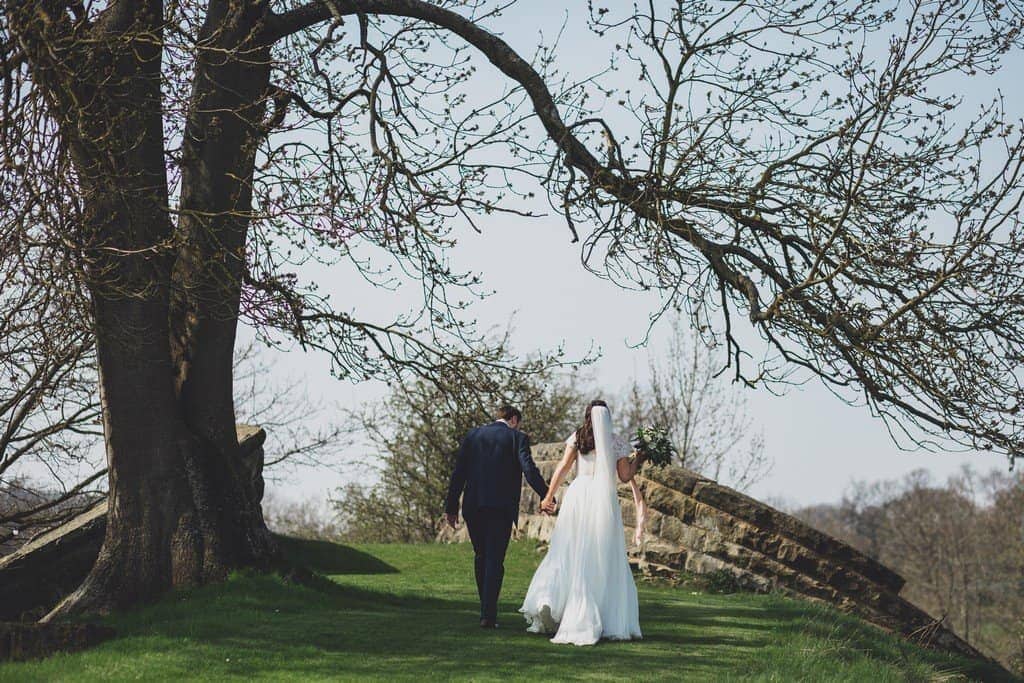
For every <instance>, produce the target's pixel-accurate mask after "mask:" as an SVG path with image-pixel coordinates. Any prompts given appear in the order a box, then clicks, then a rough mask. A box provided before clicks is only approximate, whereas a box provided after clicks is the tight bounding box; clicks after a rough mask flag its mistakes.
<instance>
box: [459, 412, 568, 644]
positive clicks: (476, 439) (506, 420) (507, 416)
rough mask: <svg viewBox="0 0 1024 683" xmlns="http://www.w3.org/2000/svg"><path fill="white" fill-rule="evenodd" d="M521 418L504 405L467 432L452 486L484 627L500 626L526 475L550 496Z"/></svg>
mask: <svg viewBox="0 0 1024 683" xmlns="http://www.w3.org/2000/svg"><path fill="white" fill-rule="evenodd" d="M522 420H523V414H522V413H521V412H519V410H518V409H517V408H513V407H512V406H509V405H505V406H502V407H501V408H499V409H498V415H497V420H495V421H494V422H492V423H490V424H487V425H484V426H483V427H477V428H476V429H471V430H469V432H468V433H467V434H466V436H465V437H464V438H463V439H462V445H461V446H460V447H459V454H458V456H457V458H456V460H455V471H454V472H452V480H451V484H449V486H448V500H447V501H446V504H445V517H446V518H447V520H448V524H450V525H451V526H452V527H453V528H454V527H455V525H456V524H457V523H458V521H459V495H460V494H461V495H462V518H463V519H465V520H466V528H467V529H468V530H469V538H470V540H471V541H472V542H473V553H474V554H475V556H476V557H475V569H476V589H477V592H478V593H479V594H480V627H481V628H497V626H498V624H497V622H496V619H497V616H498V593H500V592H501V580H502V579H503V578H504V576H505V551H506V550H507V549H508V541H509V538H510V537H511V536H512V525H513V524H515V522H516V520H517V519H518V518H519V493H520V491H521V490H522V485H523V479H522V478H523V475H525V476H526V481H527V482H529V484H530V486H531V487H533V490H534V491H536V492H537V495H538V496H540V497H541V498H542V499H543V498H544V496H546V495H547V493H548V485H547V484H546V483H545V482H544V477H542V476H541V474H540V470H538V469H537V465H536V464H534V462H533V458H532V457H530V440H529V438H528V437H527V436H526V434H524V433H523V432H521V431H519V424H520V423H521V422H522ZM553 508H554V506H553V505H552V506H551V507H550V508H548V509H545V510H544V512H551V511H552V510H553Z"/></svg>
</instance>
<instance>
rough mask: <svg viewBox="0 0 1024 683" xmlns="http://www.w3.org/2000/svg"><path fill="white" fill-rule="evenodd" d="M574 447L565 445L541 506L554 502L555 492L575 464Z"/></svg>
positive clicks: (575, 452)
mask: <svg viewBox="0 0 1024 683" xmlns="http://www.w3.org/2000/svg"><path fill="white" fill-rule="evenodd" d="M576 454H577V451H576V447H575V446H573V445H571V444H566V446H565V453H564V454H563V455H562V459H561V460H559V461H558V466H557V467H555V474H554V475H553V476H552V477H551V484H550V485H549V486H548V495H546V496H544V500H542V501H541V505H542V506H544V505H548V504H550V503H551V502H553V501H554V500H555V491H557V490H558V487H559V486H561V485H562V482H563V481H565V475H567V474H568V473H569V468H570V467H572V464H573V463H574V462H576Z"/></svg>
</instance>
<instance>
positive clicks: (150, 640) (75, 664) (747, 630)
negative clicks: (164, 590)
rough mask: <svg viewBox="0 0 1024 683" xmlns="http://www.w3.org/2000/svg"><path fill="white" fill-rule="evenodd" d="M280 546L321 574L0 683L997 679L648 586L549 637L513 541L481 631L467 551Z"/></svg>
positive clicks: (842, 626) (197, 593)
mask: <svg viewBox="0 0 1024 683" xmlns="http://www.w3.org/2000/svg"><path fill="white" fill-rule="evenodd" d="M285 543H286V548H287V550H288V552H289V553H290V554H291V555H292V556H293V557H294V558H295V559H297V560H299V561H302V562H304V563H306V564H307V565H308V566H310V567H312V568H313V569H315V570H317V571H318V572H320V573H322V574H324V575H325V576H328V577H329V578H330V580H329V581H328V580H324V581H323V582H322V583H323V585H322V586H320V587H319V588H316V589H314V588H309V587H302V586H297V585H293V584H289V583H286V582H284V581H282V580H281V579H279V578H277V577H274V576H262V575H256V576H245V575H239V576H234V577H232V578H231V579H230V580H229V581H228V582H226V583H224V584H221V585H216V586H209V587H205V588H202V589H197V590H194V591H190V592H187V593H177V594H175V595H172V596H169V597H168V598H167V599H166V600H164V601H162V602H160V603H158V604H155V605H152V606H149V607H146V608H144V609H141V610H138V611H134V612H130V613H125V614H119V615H115V616H112V617H110V618H108V619H106V620H105V622H106V623H108V624H110V625H112V626H113V627H114V628H116V629H117V632H118V634H119V635H118V637H117V638H116V639H114V640H112V641H109V642H107V643H104V644H103V645H101V646H99V647H97V648H95V649H93V650H90V651H87V652H81V653H77V654H62V655H57V656H54V657H52V658H50V659H47V660H45V661H41V662H31V663H20V664H5V665H0V681H52V680H65V681H72V680H74V681H91V680H128V679H142V680H147V681H149V680H177V679H183V678H186V679H187V678H191V679H203V680H247V679H257V680H296V681H300V680H301V681H306V680H316V679H340V680H345V679H364V678H374V679H381V680H403V679H404V680H425V679H431V680H437V679H474V680H502V679H508V678H515V679H548V680H551V681H562V680H576V679H608V680H610V679H620V680H622V679H628V680H645V681H646V680H695V681H708V680H715V681H729V680H763V681H871V682H872V683H876V682H879V681H926V680H962V679H964V678H965V677H969V678H972V679H980V680H997V677H996V674H995V673H994V672H991V671H989V672H986V671H985V670H984V669H979V668H977V665H972V664H971V663H969V662H965V661H962V660H957V659H955V658H952V657H949V656H945V655H941V654H938V653H935V652H929V651H925V650H922V649H919V648H917V647H914V646H912V645H909V644H907V643H904V642H902V641H900V640H898V639H896V638H894V637H891V636H889V635H887V634H885V633H882V632H881V631H879V630H878V629H876V628H873V627H871V626H868V625H866V624H864V623H862V622H860V621H858V620H856V619H853V618H850V617H847V616H845V615H842V614H839V613H837V612H834V611H832V610H828V609H824V608H820V607H816V606H813V605H809V604H805V603H802V602H797V601H793V600H788V599H785V598H781V597H777V596H759V595H749V594H735V595H708V594H700V593H697V594H694V592H693V591H692V590H691V589H689V588H672V587H668V586H655V585H650V584H640V621H641V626H642V628H643V630H644V639H643V640H642V641H639V642H632V643H611V642H608V643H600V644H598V645H597V646H594V647H588V648H577V647H573V646H565V645H552V644H551V643H549V642H548V640H547V639H546V638H544V637H543V636H538V635H533V634H528V633H526V632H525V631H524V622H523V620H522V618H521V617H520V615H519V614H517V613H516V612H515V609H516V608H517V607H518V605H519V603H518V602H517V600H518V599H520V598H521V597H522V595H523V594H524V592H525V590H526V586H527V584H528V582H529V579H530V575H531V573H532V571H533V569H534V568H535V567H536V565H537V563H538V561H539V559H540V555H539V554H538V553H537V552H536V550H535V549H534V546H533V544H532V543H527V542H522V543H514V544H513V545H512V547H511V548H510V549H509V556H508V559H507V561H506V580H505V586H504V589H503V592H502V604H501V614H500V617H499V619H500V622H501V626H502V628H500V629H499V630H497V631H481V630H480V628H479V627H478V626H477V609H478V608H477V604H476V599H475V593H476V589H475V586H474V585H473V579H472V555H471V550H470V548H469V547H468V546H465V545H455V546H443V545H376V546H358V547H352V548H350V547H345V546H339V545H333V544H329V543H321V542H313V541H295V540H285Z"/></svg>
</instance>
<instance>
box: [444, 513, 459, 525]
mask: <svg viewBox="0 0 1024 683" xmlns="http://www.w3.org/2000/svg"><path fill="white" fill-rule="evenodd" d="M444 519H445V521H446V522H448V526H450V527H451V528H453V529H455V528H457V527H458V526H459V515H458V513H454V512H446V513H445V515H444Z"/></svg>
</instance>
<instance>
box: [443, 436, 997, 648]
mask: <svg viewBox="0 0 1024 683" xmlns="http://www.w3.org/2000/svg"><path fill="white" fill-rule="evenodd" d="M563 449H564V445H563V444H540V445H537V446H534V448H533V456H534V460H535V461H536V462H537V466H538V467H539V468H540V470H541V472H542V473H543V474H544V477H545V478H546V479H548V480H550V478H551V475H552V474H553V472H554V468H555V465H556V464H557V462H558V460H559V459H560V458H561V456H562V452H563ZM637 481H638V482H639V484H640V487H641V488H642V489H643V491H644V495H645V498H646V500H647V504H648V508H649V512H648V521H647V528H646V533H645V538H644V541H643V542H642V544H641V545H640V546H639V547H637V546H635V545H634V544H633V525H634V524H635V514H634V512H635V511H634V508H633V497H632V494H631V492H630V490H629V487H628V486H626V485H623V486H621V487H620V488H619V500H620V502H621V503H622V516H623V522H624V523H625V525H626V528H625V529H624V533H625V535H626V539H627V541H626V542H627V545H628V546H629V547H630V553H631V555H632V556H633V560H634V561H635V562H637V563H639V564H640V565H641V566H643V567H644V568H654V569H660V570H662V571H669V572H671V571H679V570H683V571H687V572H692V573H695V574H707V573H710V572H715V571H724V572H728V573H729V574H731V575H732V576H733V577H735V580H736V581H737V582H738V583H739V584H740V585H742V586H744V587H746V588H749V589H752V590H756V591H762V592H767V591H778V592H781V593H784V594H787V595H791V596H798V597H802V598H806V599H809V600H813V601H816V602H821V603H827V604H830V605H832V606H834V607H837V608H839V609H840V610H842V611H844V612H850V613H853V614H856V615H858V616H860V617H862V618H863V619H865V620H867V621H869V622H871V623H873V624H876V625H878V626H880V627H882V628H885V629H887V630H890V631H893V632H896V633H899V634H901V635H903V636H904V637H906V638H908V639H910V640H913V641H915V642H919V643H921V644H923V645H926V646H930V647H934V648H937V649H942V650H946V651H950V652H955V653H958V654H962V655H966V656H968V657H972V658H983V659H987V658H986V657H984V655H982V654H981V653H980V652H978V651H977V650H976V649H975V648H974V647H972V646H971V645H970V644H969V643H967V642H965V641H964V640H962V639H961V638H959V637H958V636H957V635H956V634H955V633H953V632H952V631H950V630H949V629H947V628H945V626H943V625H942V624H941V623H939V622H938V621H937V620H935V619H933V618H932V617H931V616H930V615H928V614H927V613H926V612H924V611H923V610H921V609H919V608H918V607H916V606H915V605H913V604H911V603H910V602H908V601H907V600H905V599H903V598H902V597H900V595H899V593H900V589H901V588H902V587H903V583H904V580H903V578H902V577H901V576H900V575H899V574H897V573H896V572H894V571H893V570H891V569H889V568H888V567H886V566H884V565H882V564H880V563H878V562H877V561H875V560H873V559H871V558H870V557H868V556H866V555H864V554H863V553H861V552H859V551H857V550H856V549H855V548H853V547H851V546H849V545H847V544H846V543H843V542H842V541H839V540H838V539H835V538H833V537H831V536H828V535H826V534H823V533H821V532H820V531H818V530H816V529H814V528H812V527H810V526H808V525H807V524H805V523H803V522H801V521H800V520H798V519H796V518H795V517H792V516H790V515H787V514H785V513H783V512H780V511H779V510H776V509H775V508H772V507H771V506H769V505H765V504H764V503H761V502H759V501H757V500H754V499H753V498H750V497H749V496H745V495H743V494H742V493H739V492H738V491H735V490H733V489H730V488H728V487H726V486H722V485H721V484H718V483H717V482H714V481H712V480H710V479H707V478H705V477H702V476H700V475H698V474H695V473H693V472H690V471H688V470H684V469H681V468H678V467H665V468H661V469H659V468H654V467H650V466H648V467H645V468H644V470H643V474H642V476H641V475H638V476H637ZM539 503H540V501H539V499H538V498H537V495H536V494H535V493H534V492H533V490H532V489H530V488H529V486H528V485H526V484H525V483H524V485H523V496H522V502H521V505H520V516H519V533H520V534H521V535H524V536H527V537H530V538H536V539H539V540H541V541H545V542H546V541H547V540H548V539H549V538H550V535H551V530H552V529H553V528H554V523H555V518H553V517H550V516H546V515H542V514H541V513H540V510H539ZM464 535H465V531H464V529H463V530H461V531H460V533H457V534H454V535H453V534H449V535H448V540H464Z"/></svg>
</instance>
